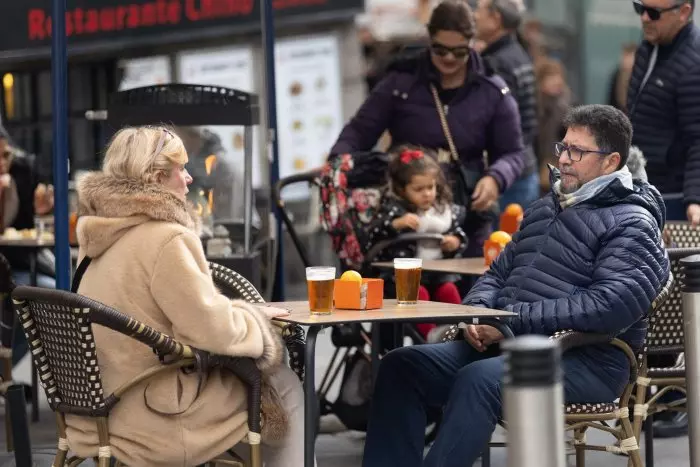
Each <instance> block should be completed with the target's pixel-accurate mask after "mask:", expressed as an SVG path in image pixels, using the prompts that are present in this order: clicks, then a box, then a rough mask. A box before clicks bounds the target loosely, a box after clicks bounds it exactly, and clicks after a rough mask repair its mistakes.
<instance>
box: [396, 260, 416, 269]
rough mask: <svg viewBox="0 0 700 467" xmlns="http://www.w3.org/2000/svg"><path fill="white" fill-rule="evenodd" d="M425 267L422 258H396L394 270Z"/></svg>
mask: <svg viewBox="0 0 700 467" xmlns="http://www.w3.org/2000/svg"><path fill="white" fill-rule="evenodd" d="M422 267H423V259H421V258H394V268H396V269H415V268H422Z"/></svg>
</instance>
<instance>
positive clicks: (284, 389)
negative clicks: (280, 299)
mask: <svg viewBox="0 0 700 467" xmlns="http://www.w3.org/2000/svg"><path fill="white" fill-rule="evenodd" d="M186 163H187V153H186V152H185V149H184V146H183V144H182V141H181V140H180V138H179V137H177V136H176V135H175V134H173V133H172V132H170V131H169V130H167V129H165V128H159V127H143V128H126V129H123V130H121V131H120V132H119V133H117V134H116V135H115V137H114V138H113V140H112V142H111V143H110V145H109V147H108V149H107V153H106V155H105V160H104V166H103V169H102V171H101V172H94V173H91V174H89V175H87V176H85V178H83V179H81V180H80V182H79V184H78V197H79V201H80V207H79V216H80V217H79V221H78V226H77V235H78V243H79V245H80V257H81V258H82V257H84V256H89V257H91V258H92V262H91V264H90V266H89V267H88V269H87V271H86V272H85V275H84V276H83V278H82V282H81V284H80V288H79V290H78V292H79V293H80V294H82V295H85V296H87V297H90V298H92V299H95V300H98V301H100V302H102V303H105V304H106V305H109V306H111V307H114V308H116V309H117V310H119V311H121V312H122V313H125V314H127V315H129V316H131V317H133V318H135V319H137V320H139V321H141V322H143V323H145V324H147V325H148V326H152V327H153V328H155V329H157V330H159V331H161V332H164V333H165V334H168V335H170V336H173V337H174V338H175V339H177V340H178V341H180V342H183V343H185V344H189V345H192V346H194V347H197V348H199V349H203V350H206V351H209V352H212V353H216V354H223V355H231V356H246V357H252V358H255V359H256V360H257V362H258V366H259V367H260V368H261V369H262V370H264V372H265V374H266V376H267V377H266V380H267V381H268V389H270V388H271V389H272V390H271V391H270V390H268V391H264V393H267V394H274V395H275V396H276V397H273V398H272V400H274V401H275V402H276V404H274V403H273V404H267V407H270V406H276V408H277V409H279V408H281V409H283V410H268V412H267V413H264V416H263V423H264V427H263V459H264V461H265V465H266V466H268V467H282V466H284V467H297V466H301V465H303V395H302V390H301V385H300V384H299V380H298V379H297V378H296V376H294V374H293V373H292V371H291V370H290V369H289V368H287V367H284V366H282V365H281V358H282V346H281V342H280V341H279V338H278V337H277V336H276V334H274V333H273V332H272V330H271V325H270V323H269V320H270V319H271V318H272V317H274V316H275V315H276V314H277V313H279V312H280V310H278V309H273V308H266V307H256V306H252V305H249V304H247V303H245V302H242V301H233V302H232V301H230V300H228V299H227V298H226V297H225V296H223V295H221V294H220V293H219V292H218V291H217V290H216V289H215V287H214V284H213V283H212V279H211V277H210V273H209V269H208V265H207V260H206V258H205V256H204V252H203V249H202V244H201V241H200V239H199V237H198V235H197V233H196V232H195V222H194V217H193V216H192V215H191V214H190V213H189V211H188V209H187V207H186V201H185V197H186V194H187V192H188V188H187V186H188V185H189V184H190V183H191V182H192V178H191V177H190V175H189V174H188V173H187V169H185V164H186ZM93 331H94V334H95V340H96V344H97V356H98V360H99V365H100V368H101V371H102V382H103V386H104V389H105V392H106V393H107V394H109V393H111V391H113V390H114V389H116V388H117V387H118V386H119V385H121V384H123V383H124V382H127V381H129V380H131V379H132V378H133V377H134V376H136V375H137V374H139V373H140V372H142V371H143V370H145V369H147V368H150V367H152V366H154V365H157V364H158V358H157V357H156V356H155V355H154V353H153V352H152V351H151V349H150V348H148V347H146V346H144V345H142V344H140V343H138V342H137V341H135V340H133V339H131V338H129V337H126V336H124V335H121V334H118V333H115V332H113V331H110V330H108V329H105V328H102V327H100V326H94V327H93ZM199 383H200V380H199V376H198V375H197V374H184V373H182V372H180V371H175V370H173V371H172V372H170V373H167V374H165V375H163V376H162V377H159V378H158V379H157V380H152V381H151V382H150V383H148V384H146V383H144V384H142V385H141V386H138V387H136V388H134V389H132V390H131V391H129V392H128V393H127V394H125V396H124V397H123V398H122V400H121V401H120V402H119V403H118V404H117V406H116V407H115V408H114V410H113V411H112V413H111V415H110V418H109V431H110V439H111V445H112V447H113V450H112V452H113V455H115V456H116V457H117V458H118V459H119V460H121V461H122V462H124V463H126V464H127V465H129V466H131V467H174V466H183V467H189V466H194V465H198V464H203V463H205V462H206V461H208V460H210V459H212V458H214V457H216V456H218V455H220V454H222V453H224V452H226V450H227V449H230V448H232V447H233V446H234V445H236V444H237V443H239V442H240V441H241V440H242V439H243V437H244V436H245V434H246V432H247V413H246V389H245V386H244V385H243V383H242V382H241V381H240V380H239V379H237V378H236V377H234V376H233V375H232V374H230V373H222V372H220V371H218V370H217V371H211V372H209V373H208V374H207V375H206V376H205V378H204V380H203V381H202V385H201V388H199V390H198V385H199ZM269 400H270V397H268V402H269ZM66 421H67V425H68V430H67V436H68V441H69V444H70V447H71V450H72V451H74V452H75V453H76V454H78V455H80V456H84V457H91V456H95V455H97V448H98V439H97V430H96V424H95V422H94V420H90V419H87V418H83V417H78V416H68V417H67V418H66Z"/></svg>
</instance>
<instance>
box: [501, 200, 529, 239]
mask: <svg viewBox="0 0 700 467" xmlns="http://www.w3.org/2000/svg"><path fill="white" fill-rule="evenodd" d="M522 221H523V208H522V207H521V206H520V205H519V204H515V203H513V204H509V205H508V206H507V207H506V209H505V210H504V211H503V214H501V222H500V225H499V227H498V229H499V230H502V231H503V232H507V233H509V234H511V235H513V234H514V233H515V232H517V231H518V229H519V228H520V223H521V222H522Z"/></svg>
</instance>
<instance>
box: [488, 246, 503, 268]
mask: <svg viewBox="0 0 700 467" xmlns="http://www.w3.org/2000/svg"><path fill="white" fill-rule="evenodd" d="M501 251H503V247H501V244H500V243H498V242H494V241H493V240H486V241H485V242H484V264H485V265H486V266H491V263H493V261H494V260H495V259H496V258H498V255H500V254H501Z"/></svg>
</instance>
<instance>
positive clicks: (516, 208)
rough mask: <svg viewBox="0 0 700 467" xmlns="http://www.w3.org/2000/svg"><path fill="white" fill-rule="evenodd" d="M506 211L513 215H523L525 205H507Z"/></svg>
mask: <svg viewBox="0 0 700 467" xmlns="http://www.w3.org/2000/svg"><path fill="white" fill-rule="evenodd" d="M505 213H506V214H508V215H509V216H513V217H521V216H522V215H523V207H522V206H520V205H519V204H517V203H513V204H509V205H508V206H506V210H505Z"/></svg>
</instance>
